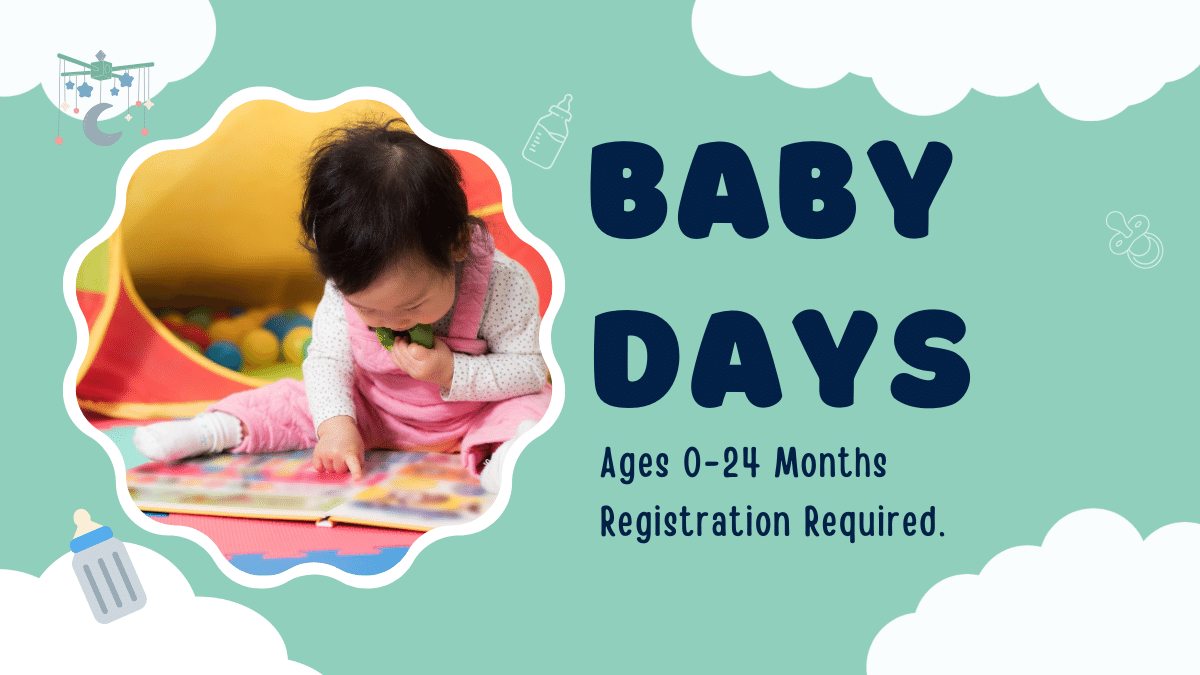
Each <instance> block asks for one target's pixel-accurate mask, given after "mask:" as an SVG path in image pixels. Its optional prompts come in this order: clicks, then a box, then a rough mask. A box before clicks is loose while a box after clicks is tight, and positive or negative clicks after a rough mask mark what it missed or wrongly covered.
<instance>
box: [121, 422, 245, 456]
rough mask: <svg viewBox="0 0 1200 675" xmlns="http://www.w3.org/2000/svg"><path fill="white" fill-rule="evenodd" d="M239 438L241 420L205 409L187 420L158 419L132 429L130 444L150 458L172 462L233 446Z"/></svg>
mask: <svg viewBox="0 0 1200 675" xmlns="http://www.w3.org/2000/svg"><path fill="white" fill-rule="evenodd" d="M241 442H242V423H241V421H240V420H238V418H236V417H234V416H233V415H230V414H229V413H223V412H210V413H209V412H206V413H201V414H199V415H197V416H196V417H195V418H193V419H190V420H178V421H175V422H159V423H157V424H151V425H150V426H146V427H139V428H138V429H136V430H135V431H134V432H133V445H134V447H136V448H137V449H138V452H140V453H142V454H143V455H145V456H146V457H148V458H149V459H153V460H156V461H159V462H174V461H175V460H178V459H183V458H185V457H194V456H196V455H204V454H208V453H212V452H220V451H222V450H229V449H230V448H236V447H237V446H238V445H239V444H240V443H241Z"/></svg>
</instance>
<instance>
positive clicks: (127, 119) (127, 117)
mask: <svg viewBox="0 0 1200 675" xmlns="http://www.w3.org/2000/svg"><path fill="white" fill-rule="evenodd" d="M131 119H133V115H126V116H125V121H126V122H128V121H129V120H131Z"/></svg>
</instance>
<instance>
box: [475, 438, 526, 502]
mask: <svg viewBox="0 0 1200 675" xmlns="http://www.w3.org/2000/svg"><path fill="white" fill-rule="evenodd" d="M536 424H537V422H536V421H535V420H525V421H524V422H521V424H520V425H518V426H517V435H516V436H513V437H512V438H511V439H509V440H507V441H504V442H503V443H501V444H500V447H498V448H496V450H495V452H493V453H492V457H491V459H489V460H488V463H487V466H485V467H483V471H480V472H479V484H480V485H482V486H483V489H485V490H487V491H488V492H491V493H492V494H495V493H497V492H500V482H501V481H502V480H503V478H504V458H505V457H506V456H507V455H508V449H509V448H511V447H512V446H513V443H515V442H516V440H517V439H518V438H520V437H522V436H524V435H525V433H526V432H528V431H529V430H530V429H532V428H533V427H534V426H535V425H536Z"/></svg>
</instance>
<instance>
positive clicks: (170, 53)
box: [0, 0, 217, 120]
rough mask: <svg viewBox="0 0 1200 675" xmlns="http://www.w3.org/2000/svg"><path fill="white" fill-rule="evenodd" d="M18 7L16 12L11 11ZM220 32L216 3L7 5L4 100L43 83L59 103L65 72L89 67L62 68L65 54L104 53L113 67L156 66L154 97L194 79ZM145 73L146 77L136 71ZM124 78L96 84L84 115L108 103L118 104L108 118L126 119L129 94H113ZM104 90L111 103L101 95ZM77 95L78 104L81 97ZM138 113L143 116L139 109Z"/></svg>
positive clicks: (0, 65) (83, 103)
mask: <svg viewBox="0 0 1200 675" xmlns="http://www.w3.org/2000/svg"><path fill="white" fill-rule="evenodd" d="M9 5H11V7H10V6H9ZM216 35H217V19H216V17H215V16H214V15H213V10H212V6H210V5H209V3H208V0H155V1H154V2H139V1H135V0H106V1H105V2H96V1H94V0H65V1H57V0H56V1H54V2H19V3H18V2H13V3H6V6H5V9H4V19H3V21H0V96H16V95H17V94H23V93H25V92H27V91H29V90H30V89H32V88H34V87H36V86H38V85H41V87H42V91H43V92H44V93H45V94H46V97H47V98H49V99H50V101H51V102H52V103H53V104H54V105H55V106H57V105H58V103H59V95H60V86H59V78H58V76H57V75H58V73H60V72H64V71H65V72H71V71H79V70H83V68H82V67H80V66H76V65H74V64H70V63H68V64H67V67H66V68H65V69H64V70H58V67H59V60H58V56H57V55H58V54H60V53H61V54H66V55H67V56H70V57H72V58H75V59H79V60H80V61H84V62H86V63H92V62H93V61H95V60H96V52H98V51H101V50H103V51H104V53H105V55H106V58H105V60H107V61H109V62H111V63H112V64H113V65H125V64H136V63H147V62H153V63H154V67H153V68H152V69H150V70H151V72H150V78H149V81H150V95H151V96H154V95H156V94H158V93H159V92H161V91H162V90H163V88H164V87H166V86H167V84H168V83H170V82H176V81H179V80H182V79H183V78H185V77H187V76H188V75H191V74H192V73H193V72H195V71H196V69H197V68H199V67H200V65H201V64H203V63H204V61H205V59H207V58H208V54H209V52H211V51H212V47H213V42H214V41H215V40H216ZM130 74H131V75H138V73H133V72H131V73H130ZM114 82H116V80H104V81H103V82H96V81H89V82H88V84H90V85H92V86H94V87H95V88H96V91H93V92H92V95H91V96H90V97H89V98H80V99H79V113H78V114H74V113H72V112H71V110H72V109H68V110H67V111H66V113H64V114H68V115H71V116H72V117H75V118H82V117H83V115H84V114H85V113H87V110H88V108H90V107H91V106H93V105H95V104H96V103H98V102H100V101H101V100H103V101H104V102H106V103H110V104H112V106H113V107H112V108H109V109H108V110H106V111H104V113H102V114H101V115H100V119H102V120H104V119H110V118H112V117H116V116H118V115H122V116H123V115H124V114H125V110H126V108H128V107H130V106H127V105H126V91H127V90H126V89H124V88H120V93H119V95H118V96H117V97H115V98H114V97H112V96H110V95H109V92H108V90H109V89H110V88H112V87H113V86H119V85H115V84H114ZM137 86H138V85H137V84H136V83H135V85H134V92H135V93H134V98H136V91H137ZM101 88H103V94H104V96H103V99H101V98H100V94H101V91H100V90H101ZM69 93H70V101H71V103H72V105H73V104H74V102H75V92H73V91H72V92H69ZM133 108H134V110H137V111H138V112H141V110H140V109H139V108H137V107H136V106H133Z"/></svg>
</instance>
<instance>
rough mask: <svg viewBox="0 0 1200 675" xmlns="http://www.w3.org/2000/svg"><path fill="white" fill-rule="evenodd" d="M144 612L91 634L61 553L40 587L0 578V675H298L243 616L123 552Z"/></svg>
mask: <svg viewBox="0 0 1200 675" xmlns="http://www.w3.org/2000/svg"><path fill="white" fill-rule="evenodd" d="M125 547H126V548H127V549H128V551H129V557H130V559H131V560H132V561H133V566H134V568H135V569H136V570H137V574H138V577H139V579H141V582H142V588H143V589H145V592H146V606H145V607H143V608H142V609H140V610H138V611H136V612H134V613H133V614H130V615H128V616H125V617H122V618H120V619H117V620H116V621H113V622H112V623H109V624H101V623H99V622H97V621H96V619H95V618H94V617H93V616H92V611H91V609H90V608H89V607H88V603H87V599H86V597H85V596H84V594H83V591H82V590H81V589H80V587H79V581H78V580H77V579H76V577H75V572H74V570H73V569H72V568H71V557H72V555H73V554H71V553H67V554H66V555H64V556H62V557H61V558H59V559H58V560H56V561H54V563H52V564H51V565H50V567H48V568H46V571H45V572H43V573H42V576H41V577H34V576H30V575H28V574H24V573H22V572H16V571H13V570H2V569H0V598H2V599H3V600H2V602H0V606H2V607H3V611H0V646H2V648H0V672H13V673H34V672H38V673H120V674H122V675H126V674H128V673H142V672H145V673H150V672H162V673H204V674H206V675H207V674H210V673H247V674H253V675H271V674H275V673H279V674H281V675H283V674H288V675H300V674H309V675H311V674H312V673H316V671H315V670H313V669H311V668H309V667H307V666H304V665H301V664H299V663H295V662H293V661H288V658H287V648H286V647H285V646H284V644H283V638H281V637H280V636H279V633H278V632H277V631H276V630H275V627H274V626H272V625H271V624H270V622H268V621H267V620H266V619H264V618H263V617H262V616H261V615H259V614H258V613H256V612H254V611H253V610H251V609H249V608H247V607H244V606H242V605H239V604H237V603H236V602H230V601H228V600H221V599H219V598H204V597H196V596H195V595H194V594H193V593H192V587H191V585H190V584H188V582H187V579H185V578H184V576H183V574H182V573H180V571H179V570H178V569H177V568H176V567H175V566H174V565H172V564H171V562H170V561H169V560H167V559H166V558H164V557H162V556H161V555H159V554H157V553H155V552H154V551H151V550H150V549H148V548H143V547H141V546H137V545H135V544H126V545H125Z"/></svg>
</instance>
